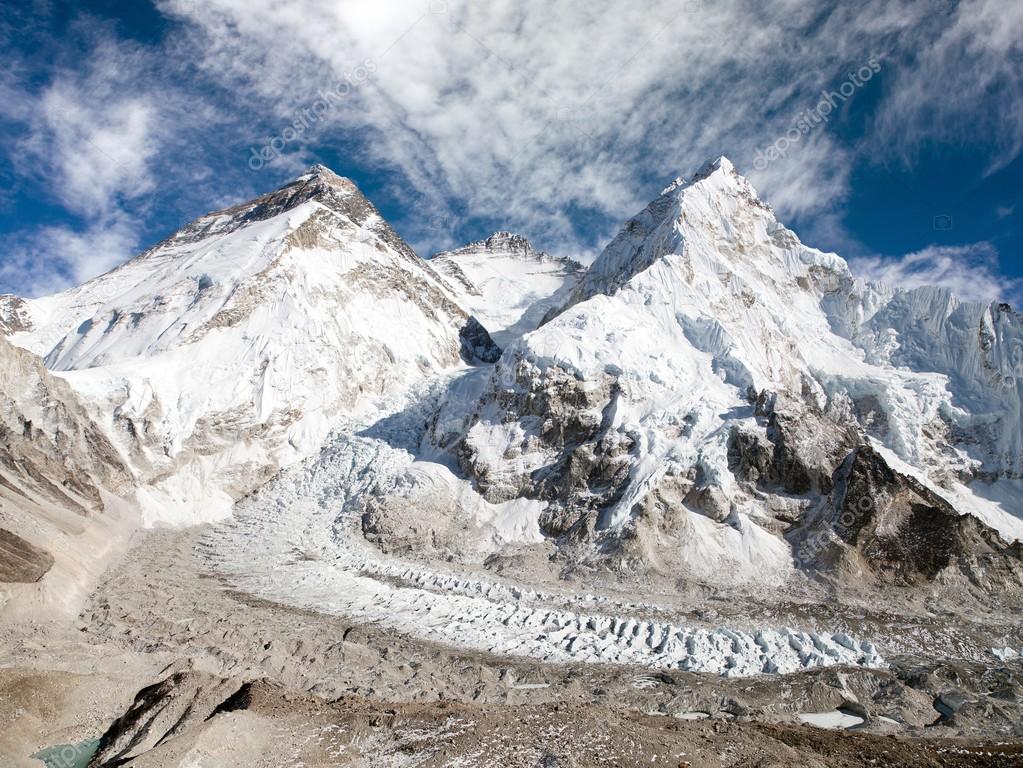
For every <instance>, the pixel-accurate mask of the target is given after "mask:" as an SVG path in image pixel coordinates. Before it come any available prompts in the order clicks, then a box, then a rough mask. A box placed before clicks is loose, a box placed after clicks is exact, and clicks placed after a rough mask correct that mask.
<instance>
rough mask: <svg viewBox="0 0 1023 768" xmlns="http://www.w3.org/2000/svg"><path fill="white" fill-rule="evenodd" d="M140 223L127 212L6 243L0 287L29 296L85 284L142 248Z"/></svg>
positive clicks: (42, 230)
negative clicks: (11, 287) (14, 286)
mask: <svg viewBox="0 0 1023 768" xmlns="http://www.w3.org/2000/svg"><path fill="white" fill-rule="evenodd" d="M139 227H140V225H139V222H138V221H135V220H133V219H131V218H129V217H127V216H124V215H122V214H113V215H110V216H107V217H105V218H102V219H99V220H97V221H95V222H93V223H91V224H89V225H87V226H86V227H84V228H81V229H76V228H73V227H70V226H48V227H41V228H39V229H37V230H34V231H32V232H31V233H30V234H29V235H28V236H26V237H22V238H17V239H13V240H11V239H9V240H7V241H5V246H6V248H5V250H4V253H3V258H2V259H0V283H6V284H11V285H17V286H18V287H19V293H20V294H22V295H26V296H43V295H47V294H51V293H55V292H57V291H61V290H64V289H65V288H70V287H72V286H75V285H79V284H81V283H83V282H85V281H86V280H88V279H89V278H91V277H95V276H96V275H99V274H102V273H103V272H106V271H107V270H110V269H112V268H113V267H115V266H117V265H118V264H121V263H122V262H124V261H126V260H127V259H129V258H130V257H131V256H132V255H133V254H134V253H135V252H136V251H137V249H138V246H139V243H138V231H139Z"/></svg>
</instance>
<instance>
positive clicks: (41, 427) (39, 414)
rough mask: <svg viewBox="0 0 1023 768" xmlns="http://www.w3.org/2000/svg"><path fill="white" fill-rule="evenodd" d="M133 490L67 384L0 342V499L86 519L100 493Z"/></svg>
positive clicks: (96, 506) (114, 454)
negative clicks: (66, 511)
mask: <svg viewBox="0 0 1023 768" xmlns="http://www.w3.org/2000/svg"><path fill="white" fill-rule="evenodd" d="M132 483H133V479H132V476H131V473H130V472H129V470H128V468H127V467H126V466H125V464H124V462H123V460H122V459H121V457H120V454H119V453H118V451H117V449H116V448H114V446H113V444H112V443H111V442H110V440H109V439H108V438H107V437H106V435H105V434H104V432H103V430H101V429H100V428H99V426H97V425H96V424H95V422H93V420H92V418H91V417H90V416H89V414H88V413H87V412H86V410H85V408H84V406H83V405H82V404H81V403H80V402H79V399H78V397H77V395H76V394H75V393H74V392H73V391H72V389H71V387H70V386H69V385H68V384H67V382H65V381H63V380H62V379H59V378H57V377H55V376H53V375H51V374H50V372H49V371H47V370H46V368H45V367H43V364H42V361H41V360H40V359H39V358H38V357H36V356H35V355H33V354H32V353H31V352H28V351H26V350H24V349H20V348H19V347H15V346H14V345H13V344H11V343H9V342H8V341H7V340H6V339H3V338H0V499H2V500H6V501H7V503H10V504H12V505H13V504H15V503H17V500H18V499H19V498H21V499H22V500H25V501H28V500H33V501H35V502H39V501H43V502H46V503H50V504H54V505H56V506H58V507H62V508H66V509H71V510H74V511H76V512H78V513H79V514H82V515H87V514H91V513H95V512H99V511H102V509H103V500H102V494H101V491H103V490H105V491H107V492H110V493H113V494H115V495H122V494H125V493H127V492H128V491H129V490H130V488H131V486H132Z"/></svg>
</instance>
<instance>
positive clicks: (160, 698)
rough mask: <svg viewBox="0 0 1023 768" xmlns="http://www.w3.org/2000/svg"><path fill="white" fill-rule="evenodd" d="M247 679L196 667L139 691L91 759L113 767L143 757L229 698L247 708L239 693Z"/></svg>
mask: <svg viewBox="0 0 1023 768" xmlns="http://www.w3.org/2000/svg"><path fill="white" fill-rule="evenodd" d="M241 688H242V681H241V680H237V679H225V678H220V677H215V676H213V675H208V674H205V673H202V672H197V671H194V670H192V669H187V670H184V671H178V672H174V673H173V674H171V675H169V676H168V677H166V678H164V679H163V680H161V681H160V682H158V683H155V684H154V685H150V686H148V687H146V688H143V689H142V690H140V691H139V692H138V693H137V694H136V695H135V701H134V702H133V703H132V705H131V707H130V708H129V709H128V711H127V712H125V713H124V714H123V715H121V716H120V717H119V718H117V720H115V721H114V722H113V723H112V724H111V725H110V727H109V728H108V729H107V731H106V732H105V733H104V734H103V736H102V738H101V739H100V745H99V750H98V751H97V752H96V755H95V756H94V757H93V759H92V761H91V762H90V763H89V765H90V766H92V767H93V768H105V767H109V768H113V766H118V765H123V764H125V763H129V762H130V761H132V760H134V759H136V758H138V757H140V756H141V755H143V754H145V753H146V752H149V751H150V750H152V749H155V748H156V747H158V746H160V744H162V743H164V742H165V741H167V740H169V739H172V738H174V737H175V736H177V735H180V734H183V733H186V732H188V731H190V730H191V729H194V728H196V727H197V726H199V725H201V724H202V723H203V722H205V721H206V720H208V719H209V718H211V717H213V716H214V715H215V714H217V713H218V712H219V711H221V709H222V708H223V707H224V706H225V705H227V704H228V702H234V703H233V704H231V705H230V706H232V707H233V708H235V709H238V708H241V704H240V703H239V702H238V700H237V699H236V698H233V697H236V694H238V693H239V690H240V689H241Z"/></svg>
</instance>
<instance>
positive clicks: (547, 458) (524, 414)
mask: <svg viewBox="0 0 1023 768" xmlns="http://www.w3.org/2000/svg"><path fill="white" fill-rule="evenodd" d="M508 366H514V373H511V372H510V371H509V369H508ZM509 375H511V376H512V377H513V380H512V382H511V384H510V385H509V386H508V387H506V388H503V389H502V390H501V394H500V395H499V398H498V401H497V406H498V407H499V408H500V409H501V410H502V411H503V412H507V413H514V414H516V416H517V424H518V426H519V429H518V430H517V431H516V432H515V435H514V436H513V437H512V439H511V440H510V441H509V442H508V444H507V445H504V446H503V447H502V451H503V454H502V461H501V462H499V463H494V462H493V461H491V460H489V459H488V458H487V457H486V456H485V455H484V454H487V452H489V451H490V450H491V445H490V444H489V441H488V438H489V436H490V433H489V432H487V431H484V430H482V429H475V428H474V427H477V426H482V425H481V424H480V421H479V420H478V418H477V422H476V424H475V425H473V426H470V428H469V430H468V433H467V434H466V436H465V438H464V439H463V440H462V441H461V443H460V445H459V446H458V447H457V455H458V458H459V462H460V464H461V466H462V468H463V470H464V471H465V472H466V473H467V474H468V475H470V476H471V477H472V478H473V479H474V481H475V482H476V485H477V487H478V489H479V490H480V492H481V493H482V494H483V495H484V497H485V498H486V499H487V500H488V501H491V502H501V501H506V500H508V499H513V498H517V497H525V498H530V499H540V500H543V501H547V502H549V505H548V507H547V511H546V512H545V514H544V515H543V516H542V517H541V521H540V522H541V526H542V528H543V530H544V532H545V533H546V534H547V535H550V536H561V535H563V534H565V533H567V532H568V531H569V530H571V529H573V528H575V529H578V530H580V532H584V531H585V530H586V529H590V530H592V528H593V526H594V525H595V523H596V522H597V521H596V513H597V512H598V511H599V510H600V509H601V508H603V507H605V506H607V505H608V504H610V503H611V502H613V501H614V500H615V499H616V498H617V497H618V496H619V495H620V494H621V491H622V490H623V488H624V485H625V482H626V481H627V480H628V474H629V453H630V450H631V449H632V440H631V438H630V437H629V436H628V435H626V434H621V433H619V432H617V431H615V430H613V429H611V427H610V422H611V417H612V414H613V412H614V407H615V402H616V400H617V397H618V391H617V388H616V385H615V382H614V379H613V378H611V377H607V378H605V379H603V380H601V381H598V382H583V381H580V380H579V379H577V378H576V377H574V376H573V375H572V374H570V373H568V372H567V371H564V370H563V369H560V368H550V369H547V370H545V371H543V372H540V371H538V370H536V369H534V368H532V367H531V366H529V365H528V364H527V363H525V362H523V361H519V362H518V364H517V365H515V363H514V361H510V360H502V361H501V363H500V364H499V368H498V370H497V372H495V376H496V377H501V376H509ZM525 455H529V456H540V457H542V458H541V459H539V460H536V461H530V462H528V463H527V462H526V461H524V460H521V458H520V457H523V456H525Z"/></svg>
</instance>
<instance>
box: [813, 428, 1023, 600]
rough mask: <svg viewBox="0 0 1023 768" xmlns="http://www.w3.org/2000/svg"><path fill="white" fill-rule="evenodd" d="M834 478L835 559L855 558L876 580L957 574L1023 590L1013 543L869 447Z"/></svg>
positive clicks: (990, 586)
mask: <svg viewBox="0 0 1023 768" xmlns="http://www.w3.org/2000/svg"><path fill="white" fill-rule="evenodd" d="M834 483H835V490H834V493H833V494H832V499H833V505H832V507H831V509H830V511H829V513H828V515H827V519H828V522H829V524H830V527H831V529H832V530H833V531H834V532H835V534H836V535H837V538H838V539H839V541H840V542H841V544H840V545H839V547H838V551H837V552H832V553H831V554H830V555H829V557H830V558H831V559H832V560H833V562H834V563H835V564H842V565H849V564H852V563H855V565H856V566H858V567H861V568H862V569H863V570H864V571H865V572H866V573H868V574H869V575H870V576H871V577H872V578H873V580H874V581H875V582H877V583H879V584H899V585H907V586H912V585H917V584H923V583H927V582H933V581H935V580H937V579H939V577H942V576H946V577H948V576H950V575H951V574H952V573H958V574H961V575H962V576H964V577H965V578H967V579H968V580H969V581H970V582H971V583H973V584H975V585H976V586H982V585H983V586H984V588H985V589H986V590H1005V589H1013V590H1019V589H1020V588H1021V587H1023V561H1021V554H1023V552H1021V550H1023V548H1021V546H1020V545H1019V544H1018V543H1017V544H1015V545H1013V546H1009V545H1008V544H1007V543H1006V542H1005V540H1003V539H1002V538H1001V537H1000V536H999V535H998V534H997V532H995V531H994V530H992V529H991V528H988V527H987V526H985V525H984V524H983V523H982V522H980V521H979V520H978V519H977V518H975V517H973V516H971V515H961V514H960V513H959V512H957V511H956V509H955V508H954V507H953V506H952V505H951V504H949V503H948V502H947V501H945V500H944V499H943V498H941V497H940V496H938V495H937V494H936V493H934V492H933V491H931V490H929V489H928V488H926V487H924V486H923V485H921V484H920V483H919V482H917V481H916V480H915V479H913V478H912V477H908V476H906V475H903V474H901V473H899V472H896V471H895V470H893V469H892V468H891V467H890V466H889V465H888V463H887V462H886V461H885V460H884V458H883V457H882V456H881V455H880V454H879V453H878V452H877V451H875V450H874V449H873V448H872V447H870V446H869V445H861V446H859V447H857V448H856V449H855V450H854V451H853V452H852V453H851V454H850V455H849V457H848V458H847V459H846V460H845V462H844V463H843V464H842V466H841V467H839V469H838V470H836V472H835V477H834ZM950 572H951V573H950Z"/></svg>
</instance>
